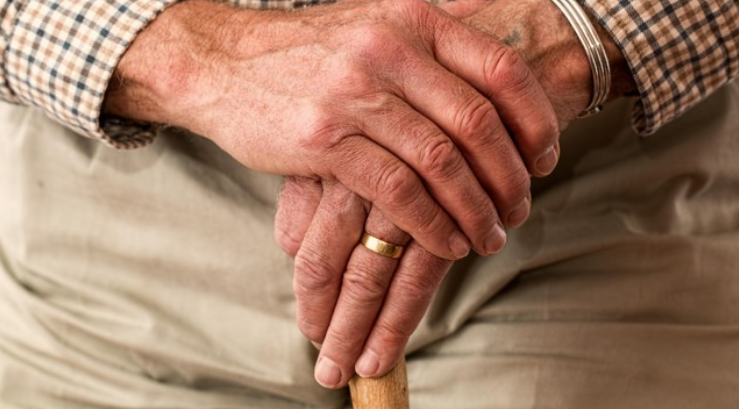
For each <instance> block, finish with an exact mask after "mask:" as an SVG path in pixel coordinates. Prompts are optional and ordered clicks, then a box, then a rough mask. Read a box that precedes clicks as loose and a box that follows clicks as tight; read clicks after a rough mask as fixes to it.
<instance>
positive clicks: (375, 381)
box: [349, 358, 409, 409]
mask: <svg viewBox="0 0 739 409" xmlns="http://www.w3.org/2000/svg"><path fill="white" fill-rule="evenodd" d="M349 390H350V391H351V395H352V405H353V406H354V409H409V403H408V376H407V375H406V370H405V358H402V359H401V360H400V362H398V364H397V365H396V366H395V368H393V369H392V370H391V371H390V372H388V373H387V374H386V375H385V376H383V377H382V378H360V377H358V376H355V377H354V378H353V379H352V380H351V381H349Z"/></svg>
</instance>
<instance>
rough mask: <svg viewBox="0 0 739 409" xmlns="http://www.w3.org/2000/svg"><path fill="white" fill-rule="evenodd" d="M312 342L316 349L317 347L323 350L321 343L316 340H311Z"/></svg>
mask: <svg viewBox="0 0 739 409" xmlns="http://www.w3.org/2000/svg"><path fill="white" fill-rule="evenodd" d="M310 343H311V344H313V347H314V348H315V349H317V350H319V351H320V350H321V344H319V343H318V342H316V341H311V342H310Z"/></svg>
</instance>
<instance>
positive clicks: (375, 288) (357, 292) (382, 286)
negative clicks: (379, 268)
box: [341, 268, 387, 307]
mask: <svg viewBox="0 0 739 409" xmlns="http://www.w3.org/2000/svg"><path fill="white" fill-rule="evenodd" d="M386 289H387V283H386V280H385V279H384V278H382V276H381V275H380V274H378V273H377V272H375V271H372V270H371V269H368V268H353V269H349V270H347V272H346V273H344V278H343V282H342V286H341V292H342V293H344V292H346V295H347V296H348V297H349V299H350V300H351V301H352V302H353V303H354V304H355V305H357V306H359V307H364V306H372V305H377V304H380V303H381V302H382V300H383V299H384V298H385V291H386Z"/></svg>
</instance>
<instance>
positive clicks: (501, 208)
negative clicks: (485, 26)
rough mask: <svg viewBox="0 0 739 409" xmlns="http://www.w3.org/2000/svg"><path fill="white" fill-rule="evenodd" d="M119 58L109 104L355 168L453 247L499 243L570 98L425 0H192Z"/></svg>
mask: <svg viewBox="0 0 739 409" xmlns="http://www.w3.org/2000/svg"><path fill="white" fill-rule="evenodd" d="M151 56H155V57H156V58H154V59H152V57H151ZM160 72H161V73H162V74H160ZM116 73H117V75H118V76H120V77H121V78H123V79H124V80H125V81H121V84H120V86H119V87H113V88H114V89H112V90H111V91H109V93H108V95H107V98H106V111H108V112H111V113H114V114H119V115H122V116H125V117H129V118H135V119H143V120H150V121H154V122H163V123H168V124H173V125H177V126H180V127H183V128H186V129H189V130H191V131H194V132H196V133H199V134H201V135H204V136H206V137H208V138H210V139H212V140H213V141H214V142H216V143H217V144H218V145H219V146H220V147H221V148H223V149H224V150H225V151H227V152H228V153H230V154H231V155H232V156H233V157H234V158H236V159H237V160H239V161H240V162H241V163H242V164H244V165H245V166H247V167H249V168H252V169H255V170H259V171H264V172H270V173H277V174H283V175H296V176H303V177H310V178H317V179H322V180H326V181H338V182H341V184H343V185H344V186H346V187H347V188H349V189H350V190H351V191H353V192H356V193H357V194H358V195H359V196H360V197H362V198H364V199H365V200H367V201H369V202H371V203H372V204H373V206H374V207H377V208H379V209H381V210H382V212H383V214H385V215H386V216H387V218H388V219H389V220H391V221H392V222H393V224H395V225H397V226H398V227H399V228H401V229H402V230H403V231H406V232H408V233H409V234H410V235H411V236H413V238H414V239H415V240H416V241H417V242H418V243H420V244H421V245H423V246H424V248H426V249H428V250H429V251H431V252H432V253H433V254H435V255H437V256H439V257H443V258H446V259H459V258H461V257H464V256H465V255H466V254H468V252H469V249H470V243H471V244H472V246H473V247H474V249H475V250H476V251H478V252H479V253H481V254H492V253H494V252H496V251H498V250H499V249H500V246H501V245H502V240H501V235H502V225H503V224H510V223H514V224H515V223H520V222H521V221H522V220H520V219H519V215H520V214H521V212H520V211H519V212H517V209H520V208H521V207H522V206H525V200H526V199H525V198H526V197H527V195H528V191H529V187H530V181H529V176H528V172H527V165H528V169H530V170H531V171H533V172H534V174H546V173H549V172H550V171H551V170H552V167H553V163H552V160H551V157H552V156H551V153H552V152H553V150H552V149H553V146H554V144H555V140H556V137H557V124H556V118H555V116H554V111H553V109H552V107H551V105H549V104H547V103H542V101H544V102H545V101H546V97H545V95H544V92H543V90H542V88H541V87H540V86H539V85H538V84H537V82H536V80H535V79H534V77H533V75H532V73H531V71H530V70H529V69H528V68H527V67H526V65H525V64H524V63H523V62H522V61H521V59H520V58H519V57H518V54H517V53H515V52H513V51H512V50H511V49H510V48H508V47H505V46H502V45H501V44H500V43H499V42H496V41H494V40H493V39H492V38H490V37H489V36H486V35H484V34H483V33H480V32H478V31H475V30H473V29H471V28H470V27H468V26H466V25H464V24H462V23H460V22H459V21H458V20H456V19H454V18H452V17H451V16H450V15H448V14H447V13H445V12H443V11H441V10H440V9H438V8H436V7H434V6H431V5H429V4H426V3H424V2H421V1H420V0H380V1H370V0H362V1H360V0H357V1H347V2H342V3H339V4H335V5H329V6H321V7H314V8H310V9H305V10H301V11H296V12H290V13H286V12H265V11H250V10H238V9H235V8H232V7H229V6H226V5H222V4H216V3H213V2H210V1H198V0H191V1H187V2H182V3H180V4H177V5H174V6H172V7H170V8H168V9H167V10H166V11H165V12H164V13H162V15H161V16H160V17H158V18H157V19H156V20H155V21H154V22H153V23H152V24H151V26H150V27H148V28H147V30H146V31H144V32H143V33H142V34H141V35H140V36H139V37H138V38H137V39H136V41H134V43H133V44H132V46H131V47H130V49H129V50H128V51H127V53H126V54H125V55H124V58H123V60H122V61H121V63H120V64H119V65H118V69H117V71H116ZM132 96H143V97H142V98H141V99H143V102H141V101H140V102H139V103H138V104H133V106H132V104H127V102H129V101H130V99H131V98H132ZM127 97H128V99H127ZM147 98H148V99H147ZM491 100H493V101H496V105H495V106H493V104H492V103H491V102H490V101H491ZM509 131H510V132H511V133H513V134H515V135H516V140H515V143H514V140H513V139H511V137H510V135H509V133H508V132H509ZM518 151H520V152H521V155H520V156H519V154H518V153H517V152H518ZM542 156H543V157H544V159H543V160H542V159H541V157H542ZM522 158H523V159H522ZM494 203H495V205H494ZM498 212H500V214H501V216H500V218H501V219H502V221H499V216H498Z"/></svg>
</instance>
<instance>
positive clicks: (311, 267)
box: [293, 249, 334, 296]
mask: <svg viewBox="0 0 739 409" xmlns="http://www.w3.org/2000/svg"><path fill="white" fill-rule="evenodd" d="M304 253H308V254H304ZM332 285H334V274H333V271H332V269H331V266H330V264H329V263H328V262H327V261H326V260H325V259H323V257H321V256H320V255H318V254H315V253H313V252H310V251H308V250H305V249H304V252H303V253H301V254H299V255H298V257H297V258H296V259H295V276H294V278H293V290H294V291H295V294H296V295H297V296H304V295H309V294H312V293H315V292H319V291H326V290H327V289H329V288H331V286H332Z"/></svg>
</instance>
